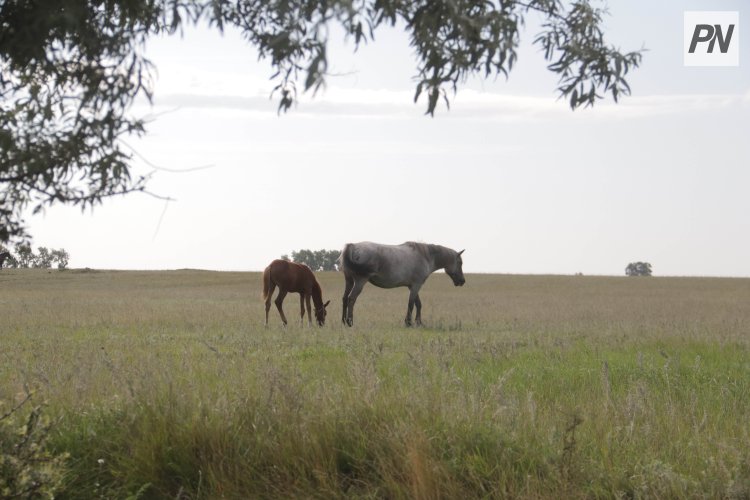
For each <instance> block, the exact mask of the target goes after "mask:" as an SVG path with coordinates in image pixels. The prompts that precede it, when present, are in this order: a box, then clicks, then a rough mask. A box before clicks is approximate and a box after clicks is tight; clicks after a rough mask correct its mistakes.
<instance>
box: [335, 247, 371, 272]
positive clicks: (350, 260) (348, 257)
mask: <svg viewBox="0 0 750 500" xmlns="http://www.w3.org/2000/svg"><path fill="white" fill-rule="evenodd" d="M354 252H355V246H354V244H353V243H347V244H346V245H344V249H343V250H342V251H341V257H339V259H341V267H342V268H343V270H344V272H347V271H348V272H352V273H354V274H360V275H366V274H370V273H371V272H372V269H370V266H367V264H366V263H364V262H357V260H356V258H355V257H354V255H353V254H354Z"/></svg>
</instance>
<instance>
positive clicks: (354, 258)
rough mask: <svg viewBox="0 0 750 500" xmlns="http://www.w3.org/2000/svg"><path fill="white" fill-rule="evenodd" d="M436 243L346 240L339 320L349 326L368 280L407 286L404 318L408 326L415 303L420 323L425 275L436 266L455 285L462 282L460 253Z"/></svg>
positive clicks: (342, 258)
mask: <svg viewBox="0 0 750 500" xmlns="http://www.w3.org/2000/svg"><path fill="white" fill-rule="evenodd" d="M462 253H464V251H463V250H461V251H460V252H456V251H455V250H451V249H450V248H446V247H443V246H440V245H429V244H427V243H415V242H413V241H407V242H406V243H402V244H401V245H381V244H379V243H372V242H369V241H363V242H361V243H347V244H346V245H345V246H344V250H343V251H342V252H341V257H339V260H340V263H341V269H342V270H343V271H344V276H345V277H346V290H345V291H344V298H343V300H342V302H343V311H342V313H341V321H342V322H344V323H346V324H347V325H349V326H352V322H353V313H354V303H355V302H356V301H357V297H358V296H359V294H360V293H361V292H362V287H364V286H365V283H367V282H368V281H369V282H370V283H372V284H373V285H375V286H377V287H380V288H395V287H399V286H406V287H409V308H408V309H407V311H406V318H405V319H404V322H405V323H406V326H411V313H412V310H413V309H414V306H415V305H416V306H417V317H416V323H417V326H419V325H421V324H422V301H421V300H419V289H420V288H422V285H423V284H424V282H425V280H427V277H428V276H429V275H430V274H432V273H433V272H434V271H437V270H438V269H445V272H446V273H447V274H448V276H450V277H451V279H452V280H453V284H454V285H456V286H463V284H464V283H466V280H465V279H464V273H463V271H462V270H461V266H462V265H463V262H462V260H461V254H462Z"/></svg>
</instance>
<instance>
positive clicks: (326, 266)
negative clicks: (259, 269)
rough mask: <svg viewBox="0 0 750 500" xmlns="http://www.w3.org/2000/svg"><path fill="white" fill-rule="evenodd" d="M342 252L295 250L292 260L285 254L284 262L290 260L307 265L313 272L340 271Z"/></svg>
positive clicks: (283, 256)
mask: <svg viewBox="0 0 750 500" xmlns="http://www.w3.org/2000/svg"><path fill="white" fill-rule="evenodd" d="M340 254H341V251H340V250H308V249H306V248H305V249H302V250H294V251H293V252H292V256H291V258H290V257H289V255H287V254H284V255H282V256H281V258H282V259H283V260H289V261H292V262H296V263H298V264H305V265H306V266H307V267H309V268H310V269H312V270H313V271H338V269H339V265H338V262H337V261H338V258H339V255H340Z"/></svg>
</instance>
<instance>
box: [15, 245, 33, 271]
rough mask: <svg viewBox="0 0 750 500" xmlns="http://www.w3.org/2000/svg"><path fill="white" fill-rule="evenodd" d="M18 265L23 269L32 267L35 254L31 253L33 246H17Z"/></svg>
mask: <svg viewBox="0 0 750 500" xmlns="http://www.w3.org/2000/svg"><path fill="white" fill-rule="evenodd" d="M15 257H16V265H17V266H18V267H20V268H22V269H27V268H29V267H31V265H32V264H33V262H34V252H32V251H31V245H26V244H23V243H19V244H17V245H16V254H15Z"/></svg>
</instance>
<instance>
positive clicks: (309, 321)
mask: <svg viewBox="0 0 750 500" xmlns="http://www.w3.org/2000/svg"><path fill="white" fill-rule="evenodd" d="M310 297H312V294H305V302H306V303H307V324H308V325H309V326H312V307H310Z"/></svg>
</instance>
